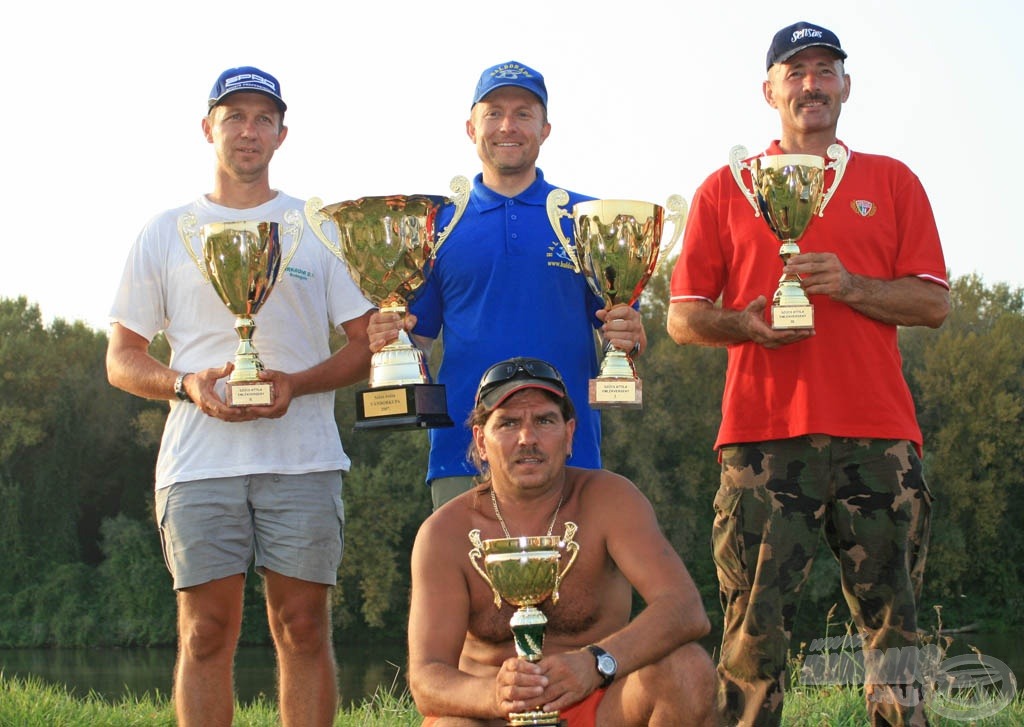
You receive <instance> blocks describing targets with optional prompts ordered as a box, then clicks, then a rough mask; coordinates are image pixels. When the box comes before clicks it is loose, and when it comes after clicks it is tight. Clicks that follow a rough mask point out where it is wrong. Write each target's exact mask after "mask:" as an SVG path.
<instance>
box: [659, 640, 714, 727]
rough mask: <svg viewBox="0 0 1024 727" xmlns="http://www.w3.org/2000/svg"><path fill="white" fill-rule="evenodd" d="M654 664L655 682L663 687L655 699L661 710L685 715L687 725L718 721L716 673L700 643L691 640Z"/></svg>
mask: <svg viewBox="0 0 1024 727" xmlns="http://www.w3.org/2000/svg"><path fill="white" fill-rule="evenodd" d="M658 666H659V667H660V668H659V669H658V671H659V677H658V681H659V686H660V687H661V688H662V689H663V690H664V691H660V692H659V701H662V702H663V704H662V705H661V707H662V708H664V709H665V712H664V713H665V714H673V713H674V714H675V715H677V716H678V715H687V720H686V724H691V725H715V724H717V723H718V718H717V702H718V673H717V671H716V670H715V665H714V662H712V660H711V657H710V656H709V655H708V653H707V652H706V651H705V650H704V649H703V648H702V647H701V646H700V644H696V643H692V642H691V643H689V644H686V645H685V646H682V647H680V648H678V649H676V650H675V651H673V652H672V653H671V654H669V655H668V656H667V657H665V658H664V659H662V661H661V662H659V663H658ZM657 709H658V708H657V707H656V710H657ZM654 723H655V722H652V724H654ZM657 724H661V723H660V722H658V723H657ZM666 724H668V723H666Z"/></svg>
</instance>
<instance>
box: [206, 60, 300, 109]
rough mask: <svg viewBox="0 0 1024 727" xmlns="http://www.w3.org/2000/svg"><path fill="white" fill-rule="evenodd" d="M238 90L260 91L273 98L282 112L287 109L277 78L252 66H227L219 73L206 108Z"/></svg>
mask: <svg viewBox="0 0 1024 727" xmlns="http://www.w3.org/2000/svg"><path fill="white" fill-rule="evenodd" d="M239 91H248V92H250V93H262V94H263V95H265V96H270V98H272V99H274V103H276V104H277V107H278V108H279V109H280V110H281V113H282V114H283V113H284V112H285V111H286V110H287V109H288V107H287V106H286V105H285V103H284V99H283V98H281V84H280V83H278V82H277V79H276V78H274V77H273V76H271V75H270V74H269V73H267V72H266V71H261V70H260V69H259V68H254V67H253V66H241V67H239V68H229V69H227V70H226V71H224V72H223V73H222V74H220V76H218V78H217V82H216V83H214V84H213V88H212V89H211V90H210V105H209V107H208V108H209V109H212V108H213V107H214V106H216V105H217V104H219V103H220V102H221V101H223V100H224V99H225V98H227V97H228V96H230V95H231V94H233V93H238V92H239Z"/></svg>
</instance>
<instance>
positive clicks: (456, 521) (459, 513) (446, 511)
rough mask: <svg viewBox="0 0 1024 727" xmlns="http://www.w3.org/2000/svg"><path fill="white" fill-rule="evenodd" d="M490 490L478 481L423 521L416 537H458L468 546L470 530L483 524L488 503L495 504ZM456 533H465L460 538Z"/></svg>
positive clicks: (426, 538) (446, 538)
mask: <svg viewBox="0 0 1024 727" xmlns="http://www.w3.org/2000/svg"><path fill="white" fill-rule="evenodd" d="M489 492H490V490H489V488H487V487H486V486H480V485H478V486H477V487H474V488H473V489H472V490H469V491H468V492H463V493H462V494H461V495H458V496H457V497H454V498H452V499H451V500H449V501H448V502H446V503H445V504H444V505H442V506H441V507H440V508H438V509H437V510H435V511H434V512H433V513H431V514H430V516H429V517H428V518H427V519H426V520H424V521H423V524H421V525H420V529H419V532H418V533H417V535H416V540H417V541H420V540H430V541H448V542H453V541H454V542H458V544H459V545H460V546H461V545H462V544H466V546H467V549H468V547H469V531H470V530H473V529H477V528H480V527H481V526H482V525H483V524H484V522H485V521H486V516H485V515H484V514H483V512H488V511H486V510H484V507H485V506H486V507H487V508H489V507H490V506H491V501H490V499H488V497H489V496H488V493H489ZM453 535H461V536H462V537H461V539H457V538H453V537H452V536H453Z"/></svg>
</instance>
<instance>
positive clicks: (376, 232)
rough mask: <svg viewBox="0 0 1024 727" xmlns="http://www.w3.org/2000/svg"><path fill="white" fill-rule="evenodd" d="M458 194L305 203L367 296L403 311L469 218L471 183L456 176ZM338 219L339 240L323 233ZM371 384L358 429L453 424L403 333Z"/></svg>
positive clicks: (440, 392) (373, 369)
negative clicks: (449, 213)
mask: <svg viewBox="0 0 1024 727" xmlns="http://www.w3.org/2000/svg"><path fill="white" fill-rule="evenodd" d="M450 186H451V190H452V193H453V197H452V198H451V199H449V198H447V197H442V196H436V195H423V194H416V195H399V194H395V195H390V196H386V197H361V198H359V199H356V200H350V201H346V202H338V203H336V204H331V205H327V206H326V207H324V206H323V202H322V201H321V200H320V199H317V198H313V199H310V200H309V201H308V202H306V218H307V219H308V220H309V223H310V226H311V227H312V228H313V232H315V233H316V236H317V237H318V238H320V241H321V242H322V243H323V244H324V245H326V246H327V247H328V248H329V249H330V250H331V252H333V253H334V254H335V255H337V256H338V257H339V258H340V259H341V260H343V261H344V262H345V264H346V265H347V266H348V269H349V273H350V274H351V275H352V279H353V280H354V281H355V283H356V285H358V286H359V289H360V290H362V291H363V295H365V296H366V297H367V299H369V300H370V302H372V303H373V304H374V305H375V306H377V307H378V308H380V310H381V312H389V313H398V314H400V315H404V314H405V312H406V310H407V305H408V304H407V301H408V299H409V297H410V296H411V295H412V294H414V293H415V291H416V289H417V288H419V287H420V286H421V285H422V284H423V282H424V281H425V280H426V275H427V270H428V268H429V266H430V263H431V261H432V260H433V257H434V256H435V255H436V254H437V251H438V250H439V249H440V247H441V245H442V244H443V243H444V241H445V239H447V237H448V235H449V234H450V233H451V231H452V230H453V229H454V228H455V225H456V223H457V222H458V221H459V218H461V217H462V213H463V211H465V209H466V204H467V203H468V201H469V189H470V185H469V180H468V179H466V178H465V177H455V178H454V179H453V180H452V181H451V185H450ZM448 204H454V205H455V211H454V215H453V217H452V220H451V222H449V223H448V226H447V227H445V228H444V230H442V231H441V232H440V233H439V234H438V233H436V224H437V223H436V220H437V215H438V213H439V212H440V211H441V209H442V208H443V207H444V206H445V205H448ZM328 220H333V221H334V223H335V224H336V225H337V229H338V242H337V243H334V242H332V241H331V240H330V239H329V238H328V237H327V235H326V234H324V230H323V225H324V223H325V222H327V221H328ZM368 384H369V388H368V389H364V390H363V391H360V392H359V393H358V394H357V395H356V423H355V429H357V430H359V429H392V430H397V429H425V428H435V427H450V426H453V425H454V422H453V421H452V419H451V417H450V416H448V404H447V399H446V397H445V391H444V385H443V384H431V383H430V372H429V371H428V369H427V364H426V362H425V361H424V359H423V352H422V351H420V350H419V349H418V348H417V347H416V346H414V345H413V343H412V342H411V341H410V340H409V336H408V334H406V332H405V331H404V330H403V331H402V332H401V333H400V334H399V337H398V340H397V341H396V342H394V343H391V344H389V345H387V346H385V347H384V348H383V349H381V350H380V351H378V352H377V353H375V354H374V355H373V359H372V360H371V364H370V379H369V382H368Z"/></svg>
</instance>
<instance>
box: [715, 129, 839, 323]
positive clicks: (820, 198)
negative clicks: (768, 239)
mask: <svg viewBox="0 0 1024 727" xmlns="http://www.w3.org/2000/svg"><path fill="white" fill-rule="evenodd" d="M827 153H828V157H829V159H831V160H832V161H831V162H830V163H829V164H828V165H827V166H826V164H825V160H824V159H822V158H821V157H819V156H815V155H814V154H770V155H765V156H760V157H755V158H754V159H751V160H750V162H745V161H744V159H746V158H747V150H746V148H744V147H742V146H734V147H733V148H732V149H731V150H730V152H729V168H730V169H731V170H732V176H733V179H735V180H736V184H738V185H739V187H740V189H741V190H743V196H744V197H746V198H747V201H749V202H750V204H751V206H752V207H753V208H754V216H755V217H760V216H763V217H764V221H765V222H766V223H767V224H768V227H769V228H770V229H771V231H772V232H773V233H775V236H776V237H777V238H778V239H779V240H780V241H781V242H782V246H781V247H780V248H779V257H781V258H782V262H783V264H785V263H786V261H788V260H789V259H790V258H791V257H793V256H794V255H799V254H800V246H799V245H797V241H798V240H799V239H800V238H801V237H802V236H803V234H804V232H805V231H806V229H807V225H808V224H810V222H811V219H812V218H813V217H814V216H815V215H817V216H818V217H821V216H822V215H824V214H825V206H826V205H827V204H828V201H829V200H830V199H832V195H833V194H835V191H836V189H837V188H838V187H839V182H840V181H842V178H843V174H844V173H845V171H846V156H847V155H846V149H845V148H843V147H842V146H841V145H840V144H832V145H831V146H830V147H829V148H828V151H827ZM744 169H746V170H747V171H748V172H749V173H750V181H751V183H752V185H753V191H751V190H750V189H749V188H748V187H747V185H746V184H745V183H744V181H743V174H742V172H743V170H744ZM828 169H834V170H835V177H834V178H833V180H832V185H831V186H830V187H829V188H828V191H825V171H826V170H828ZM772 328H773V329H775V330H810V329H813V328H814V306H813V305H811V302H810V300H808V298H807V293H805V292H804V288H803V284H802V283H801V282H800V276H798V275H789V274H783V276H782V277H781V278H780V279H779V287H778V289H777V290H776V291H775V295H774V296H773V297H772Z"/></svg>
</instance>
